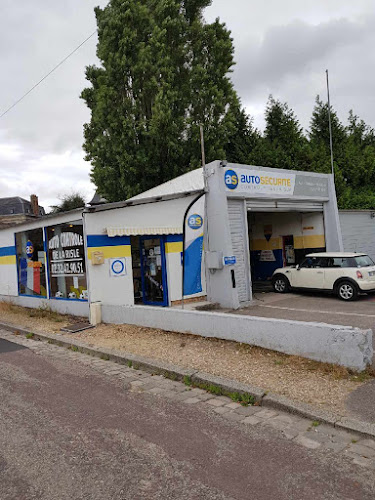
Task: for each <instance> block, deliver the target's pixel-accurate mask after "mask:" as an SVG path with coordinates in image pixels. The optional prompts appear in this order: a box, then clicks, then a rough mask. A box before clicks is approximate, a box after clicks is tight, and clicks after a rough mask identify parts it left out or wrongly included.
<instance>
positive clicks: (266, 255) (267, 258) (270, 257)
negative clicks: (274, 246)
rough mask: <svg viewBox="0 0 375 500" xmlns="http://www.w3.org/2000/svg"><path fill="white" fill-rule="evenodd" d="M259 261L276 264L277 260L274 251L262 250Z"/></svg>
mask: <svg viewBox="0 0 375 500" xmlns="http://www.w3.org/2000/svg"><path fill="white" fill-rule="evenodd" d="M259 260H260V262H275V260H276V258H275V254H274V253H273V250H262V251H261V252H260V258H259Z"/></svg>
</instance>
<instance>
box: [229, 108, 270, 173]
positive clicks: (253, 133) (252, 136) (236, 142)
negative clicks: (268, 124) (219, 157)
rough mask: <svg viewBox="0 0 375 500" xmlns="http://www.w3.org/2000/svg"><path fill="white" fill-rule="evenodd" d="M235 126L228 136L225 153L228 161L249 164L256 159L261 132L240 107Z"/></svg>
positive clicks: (236, 112) (237, 111) (235, 118)
mask: <svg viewBox="0 0 375 500" xmlns="http://www.w3.org/2000/svg"><path fill="white" fill-rule="evenodd" d="M234 123H235V128H234V130H233V132H232V134H230V135H229V137H228V143H227V145H226V147H225V154H226V158H227V160H228V161H230V162H233V163H243V164H249V163H252V162H253V161H254V158H255V157H256V151H257V149H258V148H259V144H260V141H261V134H260V132H259V131H258V130H256V129H255V128H254V127H253V122H252V120H251V119H250V118H249V117H248V115H247V114H246V112H245V110H244V109H241V108H240V107H238V108H237V110H235V112H234Z"/></svg>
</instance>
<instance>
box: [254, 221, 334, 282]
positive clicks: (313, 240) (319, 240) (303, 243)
mask: <svg viewBox="0 0 375 500" xmlns="http://www.w3.org/2000/svg"><path fill="white" fill-rule="evenodd" d="M248 228H249V243H250V259H251V260H250V261H251V264H252V265H251V267H252V279H253V280H266V279H269V278H270V277H271V276H272V273H273V271H274V270H275V269H277V268H278V267H282V266H283V265H284V264H283V237H284V236H293V240H294V252H295V261H296V264H299V263H300V262H301V260H302V259H303V257H304V256H305V255H306V254H307V253H310V252H319V251H324V250H325V236H324V221H323V214H322V213H319V212H314V213H299V212H278V213H270V212H265V213H262V212H253V211H251V212H248ZM265 250H267V251H272V253H273V256H274V259H275V260H273V261H272V260H270V261H261V260H260V259H261V253H262V251H265Z"/></svg>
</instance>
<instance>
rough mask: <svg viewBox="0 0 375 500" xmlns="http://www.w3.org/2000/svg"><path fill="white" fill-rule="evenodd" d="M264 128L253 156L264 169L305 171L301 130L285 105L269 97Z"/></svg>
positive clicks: (304, 141)
mask: <svg viewBox="0 0 375 500" xmlns="http://www.w3.org/2000/svg"><path fill="white" fill-rule="evenodd" d="M265 118H266V127H265V131H264V136H263V139H262V141H260V142H259V143H258V147H257V149H256V150H255V151H254V153H253V156H254V157H255V158H254V159H255V162H256V163H257V164H258V165H263V166H265V167H275V168H287V169H290V170H308V169H309V167H310V162H311V158H310V151H309V145H308V141H307V139H306V137H305V136H304V134H303V130H302V127H301V125H300V123H299V121H298V119H297V117H296V116H295V114H294V112H293V111H292V110H291V109H290V108H289V106H288V105H287V104H286V103H282V102H280V101H279V100H276V99H274V98H273V97H272V96H270V97H269V99H268V103H267V106H266V111H265Z"/></svg>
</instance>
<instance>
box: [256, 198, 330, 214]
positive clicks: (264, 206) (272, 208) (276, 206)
mask: <svg viewBox="0 0 375 500" xmlns="http://www.w3.org/2000/svg"><path fill="white" fill-rule="evenodd" d="M246 208H247V210H257V211H258V212H262V211H264V212H289V211H296V212H323V203H322V202H315V201H290V200H254V199H253V200H246Z"/></svg>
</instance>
